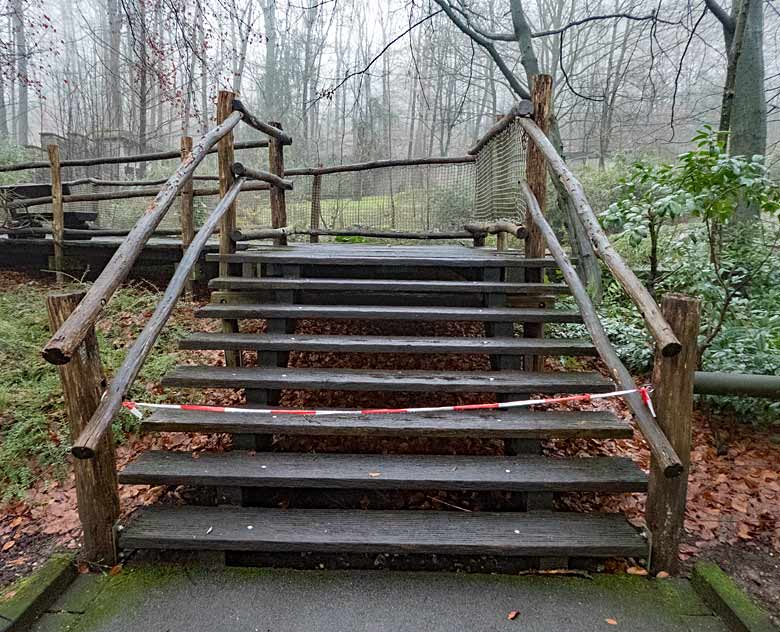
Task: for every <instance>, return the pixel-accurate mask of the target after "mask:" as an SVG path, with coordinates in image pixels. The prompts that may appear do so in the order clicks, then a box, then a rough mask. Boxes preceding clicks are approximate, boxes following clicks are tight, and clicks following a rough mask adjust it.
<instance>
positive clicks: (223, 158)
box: [217, 90, 241, 367]
mask: <svg viewBox="0 0 780 632" xmlns="http://www.w3.org/2000/svg"><path fill="white" fill-rule="evenodd" d="M235 96H236V95H235V94H234V93H232V92H229V91H227V90H220V92H219V96H218V97H217V124H219V123H221V122H222V121H224V120H225V119H226V118H227V117H228V116H230V114H231V113H232V112H233V100H234V98H235ZM217 157H218V162H219V197H220V198H223V199H224V198H225V196H226V195H227V194H228V191H230V189H231V188H232V186H233V163H234V162H235V152H234V150H233V132H232V131H231V132H230V133H229V134H225V135H224V136H223V137H222V138H221V139H220V141H219V144H218V145H217ZM235 230H236V205H235V202H234V203H232V204H231V205H230V206H229V207H228V209H227V211H226V212H225V214H224V215H223V216H222V219H221V221H220V225H219V231H220V232H219V254H220V260H219V276H222V277H224V276H229V275H230V263H228V262H227V261H226V260H225V257H226V256H227V255H232V254H233V253H234V252H235V251H236V242H235V241H234V240H233V233H234V232H235ZM238 330H239V329H238V321H237V320H227V319H225V320H223V321H222V331H223V332H224V333H237V332H238ZM225 366H229V367H238V366H241V352H240V351H237V350H235V349H225Z"/></svg>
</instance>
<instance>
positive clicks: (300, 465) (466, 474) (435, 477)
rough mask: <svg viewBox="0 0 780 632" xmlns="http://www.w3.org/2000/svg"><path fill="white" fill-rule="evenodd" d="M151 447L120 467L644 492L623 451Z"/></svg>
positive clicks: (214, 480)
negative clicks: (558, 454)
mask: <svg viewBox="0 0 780 632" xmlns="http://www.w3.org/2000/svg"><path fill="white" fill-rule="evenodd" d="M195 457H196V458H193V455H192V454H191V453H189V452H167V451H164V450H160V451H150V452H144V453H143V454H141V455H140V456H139V457H138V458H137V459H136V460H135V461H134V462H133V463H130V464H129V465H127V466H126V467H125V468H124V470H122V471H121V472H120V474H119V482H120V483H128V484H135V485H203V486H209V487H215V486H225V487H296V488H328V489H436V490H474V491H477V490H484V491H494V490H495V491H513V492H562V491H592V492H607V493H617V492H644V491H647V476H646V475H645V473H644V472H642V470H640V469H639V467H637V466H636V464H634V462H633V461H631V460H630V459H625V458H619V457H596V458H573V459H571V458H569V459H551V458H546V457H543V456H522V457H491V456H450V455H446V456H436V455H433V456H432V455H382V454H294V453H283V452H276V453H274V452H259V453H255V452H242V451H233V452H224V453H213V452H201V453H198V454H196V455H195Z"/></svg>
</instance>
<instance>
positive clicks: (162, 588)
mask: <svg viewBox="0 0 780 632" xmlns="http://www.w3.org/2000/svg"><path fill="white" fill-rule="evenodd" d="M512 611H518V614H517V616H516V617H515V618H514V619H513V620H509V619H508V618H507V616H508V614H509V613H510V612H512ZM513 629H515V630H522V631H523V632H536V631H539V632H542V631H543V632H562V631H568V630H577V631H584V632H589V631H591V630H607V631H608V630H627V631H628V630H630V631H631V632H645V631H647V632H667V631H668V632H678V631H679V632H704V631H706V632H725V631H726V628H725V627H724V626H723V624H722V623H721V621H720V620H719V619H717V618H716V617H714V616H713V615H712V613H711V612H710V611H709V610H708V609H707V608H706V607H705V606H704V605H703V604H702V603H701V601H700V600H699V598H698V597H697V596H696V594H695V593H694V592H693V590H692V589H691V587H690V585H689V584H688V582H687V581H685V580H678V579H664V580H648V579H645V578H641V577H632V576H628V575H621V576H597V577H594V578H593V579H584V578H575V577H560V576H559V577H555V576H546V577H540V576H523V577H516V576H506V575H470V574H449V573H401V572H384V571H327V572H326V571H322V572H319V571H290V570H266V569H240V568H223V567H219V568H208V567H204V566H189V567H182V566H165V565H152V564H140V563H139V564H135V565H129V566H128V567H126V568H125V569H124V570H123V571H122V573H120V574H118V575H115V576H113V577H99V576H93V575H82V576H80V577H78V578H77V580H76V582H75V583H74V584H73V585H72V586H71V588H70V589H69V590H68V591H67V593H66V594H64V595H63V596H62V597H61V598H60V600H59V601H58V602H57V603H56V604H55V605H54V606H53V607H52V609H51V611H50V612H49V613H47V614H46V615H44V616H43V618H42V619H41V620H40V621H39V622H38V623H37V625H36V626H35V627H33V632H50V631H53V630H57V631H63V630H72V631H78V632H88V631H89V632H97V631H100V632H124V631H128V632H129V631H136V632H137V631H144V632H157V631H159V632H164V631H165V632H167V631H169V632H200V631H204V632H223V631H225V632H227V631H230V632H241V631H247V632H298V631H301V632H303V631H304V630H305V631H306V632H347V631H366V632H369V631H370V632H374V631H376V632H380V631H381V632H385V631H392V632H406V631H412V630H413V631H415V632H416V631H424V632H445V631H446V632H452V631H458V630H465V631H469V632H488V631H493V630H501V631H509V630H513Z"/></svg>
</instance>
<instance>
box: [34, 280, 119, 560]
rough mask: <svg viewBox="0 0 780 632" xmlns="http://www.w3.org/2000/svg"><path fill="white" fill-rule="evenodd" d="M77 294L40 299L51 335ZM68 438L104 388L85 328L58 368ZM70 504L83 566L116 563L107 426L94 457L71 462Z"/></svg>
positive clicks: (115, 505)
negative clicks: (73, 352) (73, 498)
mask: <svg viewBox="0 0 780 632" xmlns="http://www.w3.org/2000/svg"><path fill="white" fill-rule="evenodd" d="M84 295H85V292H84V291H83V290H78V291H71V292H51V293H49V295H48V296H47V297H46V307H47V310H48V313H49V327H50V328H51V331H52V332H54V331H57V329H59V327H60V326H61V325H62V323H63V322H65V320H67V318H68V316H70V314H72V313H73V310H75V309H76V306H77V305H78V304H79V302H80V301H81V300H82V299H83V298H84ZM58 370H59V374H60V382H61V384H62V392H63V395H64V397H65V409H66V411H67V416H68V427H69V431H70V439H71V441H74V440H75V439H76V437H78V436H79V435H80V434H81V432H82V431H83V430H84V427H85V426H86V425H87V422H89V420H90V418H91V417H92V415H93V414H94V412H95V410H96V409H97V407H98V403H99V402H100V397H101V395H102V393H103V387H104V384H105V376H104V374H103V366H102V364H101V362H100V349H99V348H98V341H97V336H95V329H94V328H90V330H89V331H88V332H87V335H86V336H85V338H84V341H83V342H82V343H81V346H80V347H79V353H77V354H76V357H75V358H74V359H73V361H72V362H70V363H69V364H65V365H62V366H59V367H58ZM73 470H74V475H75V482H76V502H77V506H78V512H79V519H80V520H81V527H82V530H83V533H84V536H83V537H84V539H83V544H82V547H81V556H82V557H83V559H84V560H85V561H87V562H92V563H94V564H101V565H104V566H113V565H114V564H116V551H115V547H114V538H113V528H114V524H115V523H116V521H117V519H118V518H119V493H118V491H117V477H116V455H115V453H114V437H113V436H112V434H111V428H110V427H109V428H108V429H107V430H106V432H105V433H104V434H103V436H102V438H101V439H100V441H99V442H98V444H97V445H96V446H95V459H94V460H92V461H76V462H75V463H74V464H73Z"/></svg>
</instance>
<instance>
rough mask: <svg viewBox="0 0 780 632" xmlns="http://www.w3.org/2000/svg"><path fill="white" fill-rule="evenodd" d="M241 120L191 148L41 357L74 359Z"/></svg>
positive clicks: (235, 117) (54, 361) (63, 360)
mask: <svg viewBox="0 0 780 632" xmlns="http://www.w3.org/2000/svg"><path fill="white" fill-rule="evenodd" d="M240 118H241V115H240V114H238V113H237V112H235V113H233V114H232V115H231V116H230V117H228V118H227V119H225V120H224V121H223V122H222V123H221V124H220V125H218V126H217V127H215V128H214V129H212V130H209V131H208V132H207V133H206V134H204V135H203V136H202V137H201V139H200V140H199V141H198V144H197V145H196V146H195V147H194V148H193V150H192V154H191V156H190V158H189V159H188V160H187V161H186V162H183V163H182V164H181V165H180V166H179V168H178V169H177V170H176V172H175V173H174V174H173V175H172V176H171V178H170V179H169V180H168V182H167V184H166V185H165V186H164V187H163V188H162V189H161V190H160V192H159V193H158V194H157V196H156V197H155V198H154V200H153V201H152V202H151V203H150V204H149V206H148V207H147V209H146V212H145V213H144V214H143V215H142V216H141V218H140V219H139V220H138V222H137V223H136V225H135V226H134V227H133V229H132V230H131V231H130V234H129V235H128V236H127V239H125V240H123V241H122V243H121V244H120V245H119V248H117V250H116V252H115V253H114V256H113V257H111V260H110V261H109V262H108V264H107V265H106V267H105V268H104V269H103V272H101V274H100V276H99V277H98V278H97V280H96V281H95V282H94V283H93V284H92V286H91V287H90V288H89V291H88V292H87V295H86V296H85V297H84V300H83V301H81V303H79V306H78V307H77V308H76V310H75V311H74V312H73V314H71V315H70V316H69V317H68V319H67V320H66V321H65V322H64V323H63V324H62V326H61V327H60V328H59V329H58V330H57V333H55V334H54V336H52V338H51V339H50V340H49V342H47V343H46V346H45V347H44V349H43V357H44V358H45V359H46V360H47V361H48V362H51V363H52V364H65V363H66V362H68V361H70V359H71V358H72V357H73V353H74V352H75V350H76V349H77V348H78V346H79V345H80V344H81V341H82V340H84V337H85V336H86V335H87V333H88V332H89V331H90V329H91V328H92V326H93V325H94V324H95V321H96V320H97V318H98V316H99V315H100V312H101V311H102V310H103V306H104V305H105V304H106V303H107V302H108V300H109V299H110V298H111V295H112V294H113V293H114V291H115V290H116V288H117V287H119V285H120V284H121V283H122V281H124V279H125V277H127V275H128V273H129V272H130V269H131V268H132V267H133V264H134V263H135V261H136V259H137V258H138V255H140V254H141V252H142V251H143V249H144V245H145V244H146V242H147V241H149V238H150V237H151V236H152V233H154V231H155V229H156V228H157V225H158V224H159V223H160V221H162V219H163V217H165V214H166V213H167V212H168V209H169V208H170V207H171V204H173V201H174V200H175V199H176V198H177V196H178V195H179V193H180V192H181V190H182V189H183V188H184V183H185V182H186V181H187V180H188V179H189V178H190V177H191V176H192V174H193V172H194V171H195V169H196V167H197V166H198V165H199V164H200V163H201V161H202V160H203V159H204V158H205V157H206V153H207V152H208V150H209V149H210V148H211V147H212V146H213V145H214V144H215V143H216V142H217V141H218V140H219V139H220V138H222V137H223V136H224V135H225V134H227V133H229V132H230V131H231V130H232V129H233V128H234V127H235V126H236V125H238V122H239V120H240Z"/></svg>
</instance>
